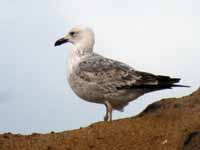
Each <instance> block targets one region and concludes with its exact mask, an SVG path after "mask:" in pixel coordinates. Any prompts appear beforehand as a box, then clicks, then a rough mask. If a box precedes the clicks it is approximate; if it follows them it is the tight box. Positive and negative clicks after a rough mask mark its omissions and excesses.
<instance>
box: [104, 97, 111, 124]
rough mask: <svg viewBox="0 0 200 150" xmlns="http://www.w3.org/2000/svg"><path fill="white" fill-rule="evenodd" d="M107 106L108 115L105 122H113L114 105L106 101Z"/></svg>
mask: <svg viewBox="0 0 200 150" xmlns="http://www.w3.org/2000/svg"><path fill="white" fill-rule="evenodd" d="M105 105H106V115H105V117H104V121H112V105H111V104H110V102H109V101H105Z"/></svg>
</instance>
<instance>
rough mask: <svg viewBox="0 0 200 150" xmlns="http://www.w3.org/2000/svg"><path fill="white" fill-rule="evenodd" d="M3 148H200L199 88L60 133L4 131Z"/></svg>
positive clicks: (1, 141)
mask: <svg viewBox="0 0 200 150" xmlns="http://www.w3.org/2000/svg"><path fill="white" fill-rule="evenodd" d="M0 150H200V89H199V90H197V91H196V92H194V93H193V94H191V95H189V96H185V97H182V98H170V99H165V100H161V101H159V102H156V103H154V104H151V105H150V106H149V107H147V109H145V110H144V112H143V113H141V114H140V115H138V116H136V117H132V118H127V119H121V120H116V121H113V122H111V123H108V122H98V123H94V124H92V125H90V126H89V127H86V128H81V129H77V130H72V131H64V132H61V133H54V132H51V133H49V134H37V133H35V134H32V135H26V136H24V135H19V134H11V133H5V134H2V135H0Z"/></svg>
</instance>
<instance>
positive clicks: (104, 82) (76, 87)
mask: <svg viewBox="0 0 200 150" xmlns="http://www.w3.org/2000/svg"><path fill="white" fill-rule="evenodd" d="M67 42H69V43H72V44H73V45H74V46H73V48H72V49H71V50H70V55H69V58H68V61H69V62H68V67H67V69H68V71H67V80H68V82H69V85H70V87H71V89H72V90H73V91H74V92H75V94H76V95H77V96H79V97H80V98H82V99H83V100H86V101H88V102H93V103H99V104H104V105H105V107H106V114H105V117H104V120H105V121H112V110H113V109H114V110H119V111H123V108H124V107H125V106H127V105H128V103H129V102H131V101H133V100H135V99H136V98H138V97H140V96H142V95H144V94H146V93H149V92H153V91H158V90H163V89H171V88H172V87H187V86H184V85H178V84H175V83H178V82H179V81H180V78H171V77H169V76H163V75H154V74H152V73H147V72H142V71H138V70H135V69H134V68H133V67H131V66H129V65H127V64H125V63H122V62H120V61H116V60H113V59H109V58H106V57H104V56H102V55H99V54H97V53H95V52H93V47H94V43H95V35H94V32H93V30H92V29H91V28H89V27H86V26H82V25H79V26H75V27H73V28H72V29H71V30H70V31H69V33H68V34H66V35H65V36H64V37H63V38H60V39H59V40H57V41H56V42H55V46H59V45H62V44H64V43H67Z"/></svg>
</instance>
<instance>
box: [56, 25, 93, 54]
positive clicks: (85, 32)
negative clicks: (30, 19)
mask: <svg viewBox="0 0 200 150" xmlns="http://www.w3.org/2000/svg"><path fill="white" fill-rule="evenodd" d="M67 42H70V43H72V44H73V45H74V46H75V47H76V49H75V50H77V51H78V52H79V53H80V54H81V55H84V54H86V53H91V52H92V51H93V46H94V42H95V41H94V32H93V31H92V29H91V28H89V27H85V26H75V27H74V28H72V29H71V30H70V31H69V33H68V34H66V35H65V36H64V37H63V38H61V39H59V40H57V41H56V43H55V46H59V45H61V44H64V43H67Z"/></svg>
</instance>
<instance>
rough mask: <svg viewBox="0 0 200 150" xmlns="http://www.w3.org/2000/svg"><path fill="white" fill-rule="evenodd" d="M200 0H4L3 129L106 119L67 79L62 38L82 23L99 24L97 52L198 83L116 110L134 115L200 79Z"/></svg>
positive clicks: (58, 127)
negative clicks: (60, 42) (84, 99)
mask: <svg viewBox="0 0 200 150" xmlns="http://www.w3.org/2000/svg"><path fill="white" fill-rule="evenodd" d="M199 7H200V1H198V0H167V1H164V0H151V1H149V0H140V1H136V0H134V1H133V0H124V1H120V0H101V1H97V0H84V1H81V0H43V1H39V0H34V1H33V0H32V1H25V0H21V1H16V0H3V1H2V2H1V5H0V33H1V35H0V42H1V49H0V52H1V55H0V66H1V74H0V82H1V86H0V118H1V124H0V133H3V132H14V133H24V134H28V133H32V132H43V133H46V132H50V131H52V130H53V131H63V130H69V129H75V128H79V127H81V126H87V125H89V124H90V123H92V122H96V121H100V120H102V119H103V116H104V113H105V108H104V106H103V105H98V104H93V103H92V104H91V103H88V102H85V101H82V100H80V99H79V98H78V97H77V96H76V95H75V94H74V93H73V92H72V91H71V89H70V88H69V86H68V83H67V82H66V77H65V76H66V75H65V73H66V71H65V68H66V61H67V55H68V53H67V50H68V49H69V48H70V47H71V45H65V46H61V47H59V48H55V47H54V42H55V41H56V40H57V39H58V38H60V37H61V36H63V35H64V34H65V33H66V32H68V30H69V29H70V28H71V27H73V26H74V25H77V24H85V25H89V26H90V27H92V28H93V29H94V31H95V34H96V45H95V51H96V52H98V53H100V54H103V55H105V56H108V57H110V58H114V59H119V60H121V61H123V62H126V63H128V64H130V65H132V66H133V67H134V68H136V69H139V70H143V71H148V72H152V73H156V74H167V75H171V76H174V77H181V78H182V83H183V84H188V85H191V86H192V88H190V89H181V88H176V89H173V90H166V91H161V92H156V93H152V94H147V95H145V96H143V97H141V98H139V99H138V100H137V101H134V102H132V103H131V104H130V105H129V106H128V107H126V108H125V111H124V112H123V113H120V112H114V118H115V119H117V118H124V117H128V116H133V115H134V114H136V113H138V112H139V111H141V110H142V109H144V108H145V107H146V106H147V104H149V103H151V102H153V101H154V100H159V99H160V98H167V97H174V96H183V95H186V94H188V93H190V92H191V91H193V90H195V89H197V88H198V86H199V85H200V78H199V76H200V70H199V69H198V68H199V66H200V61H199V58H200V42H199V41H200V29H199V27H200V10H199Z"/></svg>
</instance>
